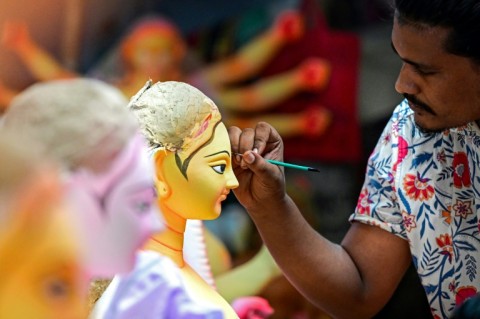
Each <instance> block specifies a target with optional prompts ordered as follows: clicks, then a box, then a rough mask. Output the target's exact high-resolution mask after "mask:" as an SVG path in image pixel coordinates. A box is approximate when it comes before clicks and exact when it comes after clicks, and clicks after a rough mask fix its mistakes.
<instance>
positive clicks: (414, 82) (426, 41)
mask: <svg viewBox="0 0 480 319" xmlns="http://www.w3.org/2000/svg"><path fill="white" fill-rule="evenodd" d="M448 35H449V31H448V29H445V28H442V27H429V28H425V29H419V28H416V27H414V26H411V25H408V24H399V23H398V21H397V19H395V21H394V24H393V32H392V46H393V49H394V50H395V52H396V53H397V54H398V56H399V57H400V58H401V59H402V60H403V66H402V68H401V70H400V73H399V75H398V78H397V82H396V84H395V89H396V90H397V91H398V92H399V93H400V94H403V95H404V96H405V97H406V98H407V99H408V100H409V104H410V107H411V108H412V110H413V111H414V112H415V115H414V117H415V122H416V123H417V125H418V126H419V127H421V128H422V129H424V130H426V131H439V130H443V129H446V128H452V127H457V126H461V125H464V124H466V123H468V122H471V121H477V120H480V66H476V65H474V64H473V62H472V61H471V60H470V59H468V58H464V57H461V56H458V55H454V54H451V53H448V52H446V50H445V48H444V43H445V40H446V39H447V36H448Z"/></svg>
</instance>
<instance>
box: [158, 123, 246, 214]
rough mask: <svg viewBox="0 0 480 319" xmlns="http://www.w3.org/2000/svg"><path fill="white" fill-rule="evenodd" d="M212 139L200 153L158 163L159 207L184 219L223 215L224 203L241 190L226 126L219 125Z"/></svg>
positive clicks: (171, 156) (169, 157)
mask: <svg viewBox="0 0 480 319" xmlns="http://www.w3.org/2000/svg"><path fill="white" fill-rule="evenodd" d="M213 134H214V135H213V137H212V138H211V139H210V140H209V141H207V142H206V143H205V144H203V145H202V146H201V147H200V148H198V150H196V151H193V152H192V150H185V151H186V152H188V155H187V154H184V153H183V152H179V153H178V154H176V153H174V152H168V151H167V152H166V153H164V151H161V150H160V151H158V152H160V154H161V153H164V154H166V155H165V157H164V159H163V161H157V167H156V169H157V170H161V172H160V174H157V176H160V178H161V179H163V180H162V181H160V183H159V184H157V187H158V188H159V189H158V193H159V201H160V205H161V206H163V205H165V206H166V207H168V208H169V209H171V210H173V211H174V212H176V213H178V214H179V215H180V216H182V217H183V218H185V219H201V220H210V219H215V218H217V217H218V216H219V215H220V213H221V202H222V201H223V200H225V199H226V197H227V194H228V193H229V192H230V190H231V189H234V188H236V187H238V181H237V178H236V177H235V175H234V173H233V170H232V163H231V147H230V140H229V137H228V132H227V129H226V127H225V125H224V124H223V123H222V122H219V124H218V125H217V127H216V129H215V131H214V132H213Z"/></svg>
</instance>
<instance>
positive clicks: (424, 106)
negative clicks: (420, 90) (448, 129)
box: [402, 93, 437, 115]
mask: <svg viewBox="0 0 480 319" xmlns="http://www.w3.org/2000/svg"><path fill="white" fill-rule="evenodd" d="M402 95H403V97H404V98H406V99H407V100H408V101H409V102H410V103H412V104H415V105H416V106H417V107H419V108H421V109H422V110H424V111H425V112H427V113H430V114H432V115H437V114H436V113H435V112H434V111H433V110H432V108H431V107H430V106H428V105H427V104H426V103H424V102H422V101H420V100H418V99H417V98H416V97H415V96H414V95H410V94H407V93H403V94H402Z"/></svg>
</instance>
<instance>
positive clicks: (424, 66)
mask: <svg viewBox="0 0 480 319" xmlns="http://www.w3.org/2000/svg"><path fill="white" fill-rule="evenodd" d="M390 46H391V47H392V50H393V52H394V53H395V54H396V55H397V56H398V57H399V58H400V59H401V60H402V61H403V62H405V63H408V64H410V65H412V66H414V67H415V68H417V69H431V68H432V67H431V66H428V65H425V64H422V63H418V62H413V61H412V60H409V59H405V58H402V57H401V56H400V55H399V54H398V52H397V49H395V46H394V45H393V42H392V41H390Z"/></svg>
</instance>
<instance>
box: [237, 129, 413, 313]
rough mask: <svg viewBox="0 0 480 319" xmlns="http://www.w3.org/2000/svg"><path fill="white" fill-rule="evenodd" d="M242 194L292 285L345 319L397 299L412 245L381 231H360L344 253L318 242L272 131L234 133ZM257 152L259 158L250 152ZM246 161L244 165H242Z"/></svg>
mask: <svg viewBox="0 0 480 319" xmlns="http://www.w3.org/2000/svg"><path fill="white" fill-rule="evenodd" d="M229 132H230V138H231V142H232V151H233V153H241V154H243V156H241V157H240V158H236V160H234V162H235V163H236V164H235V165H236V166H235V173H236V175H237V178H238V179H239V182H240V186H239V188H238V189H236V190H234V192H235V195H236V196H237V198H238V199H239V201H240V202H241V203H242V204H243V205H244V206H245V208H246V209H247V211H248V212H249V214H250V216H251V217H252V219H253V221H254V222H255V224H256V226H257V228H258V230H259V232H260V235H261V236H262V239H263V241H264V242H265V244H266V245H267V247H268V248H269V250H270V252H271V254H272V256H273V257H274V258H275V261H276V262H277V264H278V265H279V267H280V268H281V269H282V271H283V272H284V273H285V275H286V277H287V278H288V279H289V280H290V281H291V282H292V284H293V285H294V286H295V287H296V288H297V289H298V290H299V291H300V292H301V293H302V294H303V295H304V296H305V297H307V298H308V299H309V300H310V301H312V302H313V303H314V304H316V305H317V306H319V307H320V308H322V309H324V310H325V311H326V312H328V313H330V314H331V315H333V316H335V317H339V318H370V317H371V316H373V315H374V314H375V313H377V312H378V311H379V310H380V309H381V308H382V306H383V305H384V304H385V303H386V302H387V301H388V299H389V298H390V297H391V295H392V294H393V292H394V290H395V288H396V286H397V285H398V283H399V282H400V280H401V278H402V276H403V274H404V273H405V271H406V270H407V268H408V265H409V264H410V261H411V257H410V252H409V246H408V243H407V242H406V241H405V240H403V239H401V238H400V237H397V236H395V235H392V234H390V233H388V232H386V231H384V230H381V229H379V228H377V227H373V226H368V225H364V224H360V223H354V224H353V225H352V227H351V229H350V230H349V231H348V233H347V235H346V236H345V239H344V240H343V242H342V244H341V245H337V244H334V243H331V242H330V241H328V240H326V239H325V238H324V237H322V236H321V235H320V234H318V233H317V232H316V231H315V230H314V229H313V228H312V227H311V226H310V225H309V224H308V222H307V221H306V220H305V219H304V218H303V216H302V214H301V213H300V211H299V210H298V208H297V207H296V205H295V204H294V203H293V201H292V200H291V198H290V197H289V196H288V195H287V194H286V193H285V184H284V183H285V179H284V175H283V169H282V168H280V167H278V166H275V165H272V164H270V163H268V162H266V161H265V159H275V160H280V161H281V160H282V158H283V143H282V141H281V138H280V136H279V135H278V133H277V132H276V131H275V130H274V129H273V128H272V127H271V126H269V125H268V124H266V123H260V124H259V125H257V127H256V128H255V129H245V130H243V131H241V130H240V129H238V128H235V127H233V128H230V130H229ZM254 149H256V150H257V152H252V151H251V150H254ZM238 159H240V161H238Z"/></svg>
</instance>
